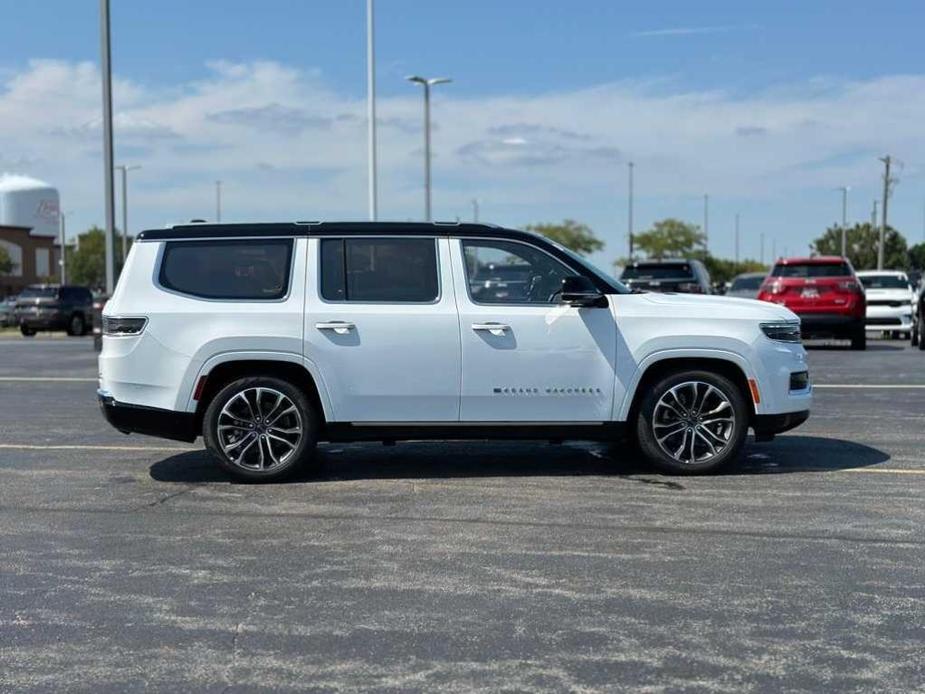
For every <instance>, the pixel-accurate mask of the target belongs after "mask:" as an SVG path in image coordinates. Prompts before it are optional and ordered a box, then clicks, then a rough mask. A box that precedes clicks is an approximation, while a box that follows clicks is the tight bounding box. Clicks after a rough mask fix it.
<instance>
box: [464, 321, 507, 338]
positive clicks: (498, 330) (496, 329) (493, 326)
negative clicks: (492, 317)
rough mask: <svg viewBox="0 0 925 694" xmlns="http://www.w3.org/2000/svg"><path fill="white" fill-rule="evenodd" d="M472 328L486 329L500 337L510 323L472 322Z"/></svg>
mask: <svg viewBox="0 0 925 694" xmlns="http://www.w3.org/2000/svg"><path fill="white" fill-rule="evenodd" d="M472 329H473V330H487V331H488V332H490V333H491V334H492V335H497V336H498V337H501V336H502V335H504V331H505V330H510V329H511V326H510V325H504V323H473V324H472Z"/></svg>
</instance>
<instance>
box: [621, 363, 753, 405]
mask: <svg viewBox="0 0 925 694" xmlns="http://www.w3.org/2000/svg"><path fill="white" fill-rule="evenodd" d="M694 369H699V370H703V371H712V372H714V373H718V374H720V375H722V376H725V377H726V378H728V379H729V380H730V381H732V382H733V383H735V384H736V386H738V387H739V389H740V390H741V391H742V396H743V397H744V398H745V401H746V402H747V403H748V406H749V416H750V417H754V416H755V414H756V412H755V402H754V399H753V398H752V395H751V389H750V388H749V379H750V378H754V376H752V375H751V374H750V373H749V370H748V363H747V362H746V361H745V359H744V358H743V357H741V356H740V355H738V354H735V353H733V352H716V351H705V352H704V353H700V354H671V353H666V354H663V355H653V356H652V357H650V358H649V359H647V360H646V361H644V362H643V363H642V364H641V365H640V368H639V369H638V371H637V378H636V382H635V384H634V386H633V387H632V388H631V389H630V390H629V391H628V393H627V396H626V398H624V402H623V405H622V407H621V411H620V417H619V418H618V419H620V420H623V421H627V422H629V421H633V419H635V416H636V412H637V411H638V408H639V405H640V403H641V402H642V397H643V394H644V393H645V392H646V388H647V387H648V386H651V385H652V384H654V383H655V382H656V381H658V380H659V379H660V378H662V377H664V376H666V375H667V374H669V373H676V372H678V371H689V370H694Z"/></svg>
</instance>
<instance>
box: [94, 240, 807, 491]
mask: <svg viewBox="0 0 925 694" xmlns="http://www.w3.org/2000/svg"><path fill="white" fill-rule="evenodd" d="M103 315H104V318H103V332H104V335H103V347H102V352H101V354H100V358H99V371H100V381H99V388H100V389H99V398H100V401H101V405H102V408H103V411H104V413H105V416H106V418H107V419H108V420H109V422H110V423H111V424H112V425H113V426H115V427H116V428H117V429H120V430H121V431H123V432H126V433H128V432H139V433H144V434H151V435H155V436H162V437H167V438H173V439H179V440H185V441H193V440H195V439H196V437H197V436H199V435H200V434H201V435H202V436H203V438H204V440H205V445H206V447H207V448H208V450H209V451H211V453H212V454H213V455H214V456H215V458H216V459H217V460H218V462H219V463H220V464H221V465H222V466H224V468H225V469H227V470H228V471H230V472H232V473H234V474H235V475H237V476H239V477H241V478H244V479H248V480H267V479H275V478H279V477H281V476H283V475H286V474H288V473H290V472H292V471H293V470H294V469H296V468H297V467H299V466H302V465H304V464H307V463H309V462H310V461H311V460H312V453H313V449H314V448H315V444H316V443H317V442H319V441H384V442H389V443H391V442H394V441H396V440H406V439H441V440H442V439H487V438H506V439H542V440H551V441H561V440H563V439H584V440H598V441H614V442H619V441H623V440H624V439H626V438H628V439H629V440H630V441H636V442H638V445H639V448H640V449H641V451H642V453H643V454H644V455H645V457H646V458H647V459H648V460H649V461H651V463H653V464H654V465H656V466H658V467H659V468H661V469H663V470H667V471H670V472H676V473H687V472H692V473H693V472H706V471H710V470H714V469H716V468H718V467H720V466H722V465H724V464H726V463H729V462H731V461H733V460H735V459H736V458H737V457H738V455H739V453H740V451H741V449H742V446H743V444H744V442H745V438H746V434H747V431H748V429H752V430H754V432H755V434H756V438H758V439H759V440H768V439H770V438H772V437H773V436H774V434H776V433H780V432H782V431H786V430H788V429H791V428H793V427H795V426H797V425H799V424H800V423H802V422H803V421H804V420H805V419H806V418H807V417H808V415H809V408H810V401H811V398H812V387H811V385H810V382H809V375H808V371H807V365H806V353H805V352H804V350H803V347H802V345H801V344H800V331H799V322H798V320H797V318H796V317H795V315H794V314H793V313H791V312H790V311H789V310H787V309H786V308H783V307H780V306H776V305H773V304H769V303H761V302H757V301H748V300H742V299H726V298H723V297H713V296H688V295H665V294H656V293H645V292H632V291H631V290H629V289H627V288H626V287H624V286H623V285H622V284H620V283H619V282H617V281H616V280H614V279H612V278H610V277H608V276H607V275H605V274H603V273H601V272H600V271H599V270H597V269H595V268H594V267H592V266H591V265H589V264H588V263H586V262H585V261H584V260H582V259H581V258H579V257H578V256H576V255H574V254H572V253H571V252H570V251H567V250H566V249H564V248H562V247H561V246H559V245H557V244H554V243H553V242H551V241H549V240H547V239H545V238H543V237H540V236H537V235H534V234H531V233H527V232H522V231H514V230H509V229H502V228H499V227H494V226H489V225H479V224H421V223H293V224H236V225H206V224H190V225H183V226H175V227H173V228H169V229H162V230H155V231H145V232H143V233H142V234H140V235H139V237H138V242H137V243H135V244H133V246H132V249H131V253H130V255H129V258H128V261H127V264H126V266H125V270H124V271H123V273H122V276H121V277H120V279H119V283H118V286H117V288H116V290H115V293H114V294H113V296H112V298H111V299H110V300H109V302H108V303H107V304H106V307H105V309H104V311H103ZM627 435H628V436H627Z"/></svg>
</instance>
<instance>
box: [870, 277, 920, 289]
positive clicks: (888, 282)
mask: <svg viewBox="0 0 925 694" xmlns="http://www.w3.org/2000/svg"><path fill="white" fill-rule="evenodd" d="M858 279H859V280H861V284H863V285H864V288H865V289H909V280H907V279H906V278H905V277H897V276H896V275H873V276H868V277H859V278H858Z"/></svg>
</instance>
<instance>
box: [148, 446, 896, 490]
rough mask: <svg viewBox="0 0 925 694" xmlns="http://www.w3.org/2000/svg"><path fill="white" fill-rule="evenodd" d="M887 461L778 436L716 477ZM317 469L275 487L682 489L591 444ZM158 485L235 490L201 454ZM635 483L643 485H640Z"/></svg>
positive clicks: (382, 455)
mask: <svg viewBox="0 0 925 694" xmlns="http://www.w3.org/2000/svg"><path fill="white" fill-rule="evenodd" d="M889 459H890V456H889V454H887V453H885V452H883V451H881V450H879V449H876V448H872V447H870V446H865V445H863V444H859V443H854V442H852V441H844V440H841V439H832V438H822V437H816V436H781V437H778V439H777V440H776V441H774V442H772V443H754V442H753V441H751V440H749V443H748V445H747V446H746V449H745V453H744V456H743V459H742V460H741V461H740V462H739V463H738V464H736V465H732V466H730V467H729V468H727V469H726V470H724V471H723V472H722V473H721V475H722V476H735V475H767V474H783V473H797V472H804V473H806V472H835V471H838V470H845V469H849V468H859V467H868V466H871V465H877V464H878V463H883V462H885V461H887V460H889ZM318 463H319V464H318V466H317V467H316V469H315V470H314V471H312V472H306V473H303V474H299V475H296V476H295V477H292V478H290V479H288V480H286V481H284V482H282V483H281V484H293V483H300V482H311V483H314V484H318V483H324V482H343V481H354V480H375V479H452V478H477V477H580V476H585V475H597V476H607V477H625V478H627V479H631V480H633V481H635V482H639V483H641V484H649V485H655V486H660V487H665V488H668V489H679V490H681V489H684V488H685V486H684V480H685V479H686V478H685V477H684V476H672V475H664V474H660V473H657V472H655V471H653V470H652V468H651V467H649V466H648V465H646V464H645V462H644V461H642V460H641V459H640V458H639V456H638V454H636V453H633V452H631V451H630V450H629V449H624V448H622V447H619V446H607V445H606V444H596V443H575V444H567V445H548V444H543V443H536V442H518V441H506V442H475V443H473V442H459V441H453V442H445V441H439V442H412V443H403V444H398V445H396V446H390V447H383V446H381V445H380V444H326V445H322V446H319V449H318ZM150 475H151V477H152V478H153V479H154V480H157V481H158V482H172V483H182V484H209V483H235V480H234V479H233V478H231V477H230V476H229V475H227V474H226V473H225V472H224V471H223V470H222V469H221V468H220V467H219V466H218V465H217V464H216V463H215V462H214V461H213V460H212V459H211V457H210V456H209V455H208V454H207V453H206V452H205V451H193V452H188V453H181V454H178V455H175V456H171V457H169V458H165V459H164V460H161V461H158V462H156V463H154V464H153V465H152V466H151V468H150ZM640 475H642V476H643V477H640Z"/></svg>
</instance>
